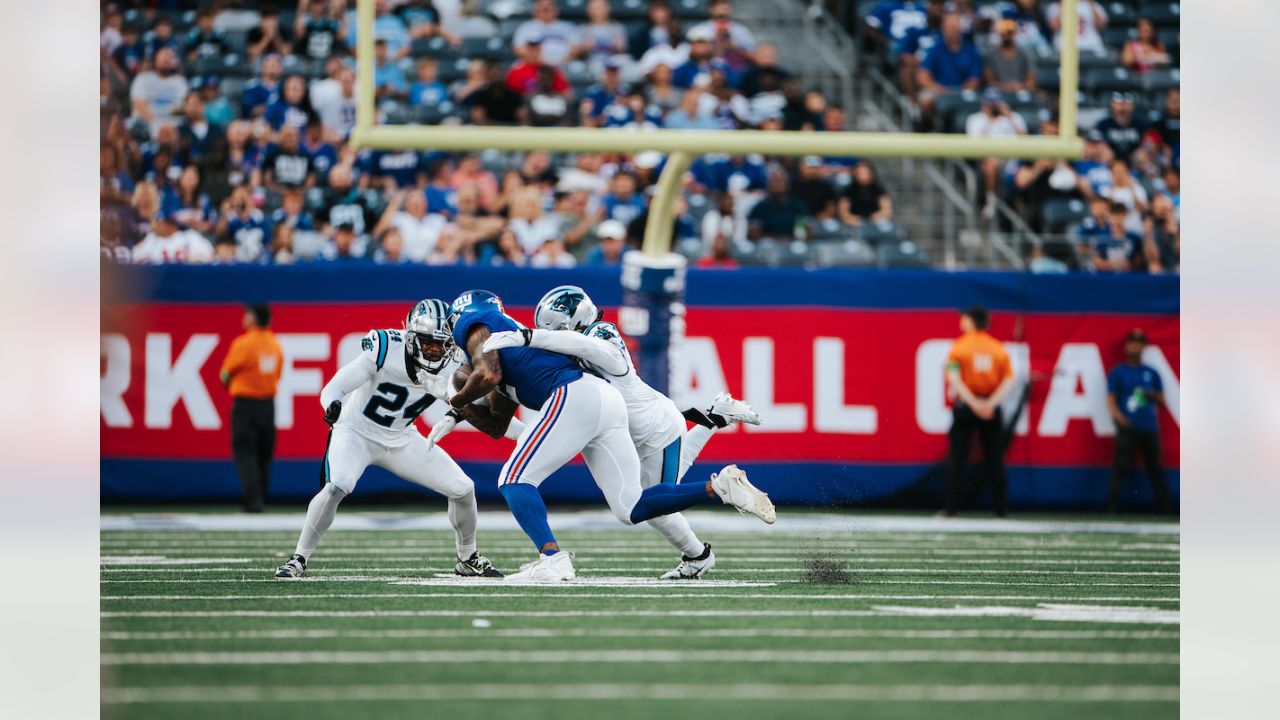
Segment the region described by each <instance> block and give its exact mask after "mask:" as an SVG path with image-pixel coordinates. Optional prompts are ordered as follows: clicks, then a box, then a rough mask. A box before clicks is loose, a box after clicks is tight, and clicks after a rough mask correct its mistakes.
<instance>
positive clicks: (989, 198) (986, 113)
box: [964, 87, 1027, 218]
mask: <svg viewBox="0 0 1280 720" xmlns="http://www.w3.org/2000/svg"><path fill="white" fill-rule="evenodd" d="M964 132H965V134H966V135H968V136H969V137H972V138H989V137H1018V136H1019V135H1026V134H1027V124H1026V123H1025V122H1024V121H1023V120H1022V116H1021V115H1019V114H1017V113H1015V112H1014V111H1013V110H1012V109H1010V108H1009V104H1008V103H1006V102H1005V101H1004V93H1002V92H1000V89H999V88H996V87H989V88H987V89H986V90H984V91H983V92H982V107H981V108H980V109H979V110H978V112H976V113H974V114H972V115H970V116H969V118H968V119H967V120H966V121H965V123H964ZM1004 165H1005V160H1004V159H1002V158H994V157H992V158H985V159H983V160H982V181H983V190H984V191H985V192H986V201H985V203H984V205H983V208H982V214H983V215H984V216H985V217H987V218H992V217H994V216H995V210H996V183H997V182H998V181H999V179H1000V171H1001V168H1003V167H1004Z"/></svg>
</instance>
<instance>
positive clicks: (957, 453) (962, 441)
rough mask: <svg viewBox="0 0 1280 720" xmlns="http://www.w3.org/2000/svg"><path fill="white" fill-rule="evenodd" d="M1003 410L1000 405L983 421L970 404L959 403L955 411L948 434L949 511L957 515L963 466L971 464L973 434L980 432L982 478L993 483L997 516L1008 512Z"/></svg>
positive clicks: (948, 512) (949, 513) (950, 513)
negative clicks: (989, 417) (970, 452)
mask: <svg viewBox="0 0 1280 720" xmlns="http://www.w3.org/2000/svg"><path fill="white" fill-rule="evenodd" d="M1003 430H1004V413H1003V412H1002V411H1001V409H1000V408H996V412H995V414H994V415H992V416H991V419H990V420H983V419H981V418H979V417H978V416H977V415H975V414H974V413H973V410H971V409H970V408H969V406H967V405H961V404H957V405H956V406H955V408H954V410H952V419H951V430H950V431H949V432H948V433H947V440H948V443H949V449H948V451H947V508H946V510H947V514H948V515H954V514H955V512H956V510H957V509H958V507H959V505H960V492H961V487H962V485H963V479H964V469H965V466H966V465H968V463H969V448H970V446H971V444H972V442H973V434H974V432H977V434H978V445H979V447H981V448H982V478H983V479H984V480H985V481H986V482H989V483H991V490H992V494H993V495H994V496H995V510H996V515H998V516H1000V517H1004V516H1005V515H1006V514H1008V512H1009V499H1008V488H1007V486H1008V483H1007V481H1006V480H1005V475H1004V441H1003V439H1002V435H1003Z"/></svg>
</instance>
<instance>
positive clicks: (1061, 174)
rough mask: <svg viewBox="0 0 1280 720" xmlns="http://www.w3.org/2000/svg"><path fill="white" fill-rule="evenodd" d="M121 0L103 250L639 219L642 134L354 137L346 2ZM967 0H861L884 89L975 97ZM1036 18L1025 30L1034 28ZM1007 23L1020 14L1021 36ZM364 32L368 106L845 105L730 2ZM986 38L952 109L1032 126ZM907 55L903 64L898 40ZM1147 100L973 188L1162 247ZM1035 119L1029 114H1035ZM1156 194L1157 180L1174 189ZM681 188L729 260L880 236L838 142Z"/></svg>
mask: <svg viewBox="0 0 1280 720" xmlns="http://www.w3.org/2000/svg"><path fill="white" fill-rule="evenodd" d="M1035 4H1036V3H1035V2H1034V0H1031V1H1030V2H1028V1H1027V0H1019V3H1017V6H1016V8H1017V9H1018V11H1019V12H1024V13H1025V12H1026V9H1027V7H1032V8H1034V6H1035ZM137 5H138V6H136V7H126V6H123V5H116V4H111V5H107V6H105V7H104V9H103V13H102V30H101V37H100V50H101V90H100V101H101V136H102V141H101V158H100V173H101V176H100V180H101V182H100V186H101V208H102V233H101V242H102V253H103V256H104V258H108V259H110V260H114V261H118V262H134V263H165V262H209V263H246V262H248V263H281V264H283V263H293V262H303V261H314V262H339V261H366V262H378V263H401V262H416V263H432V264H497V265H503V264H510V265H528V266H534V267H568V266H572V265H578V264H587V265H597V264H616V263H618V262H619V261H620V259H621V257H622V255H623V254H624V253H626V252H628V251H629V250H631V249H632V248H635V247H637V246H638V245H639V243H640V238H641V237H642V234H643V233H642V231H643V227H644V223H645V222H646V220H647V210H648V202H649V198H650V196H651V194H652V191H653V188H654V183H655V182H656V180H657V178H658V176H659V174H660V172H661V170H662V164H663V160H664V158H663V157H662V156H661V155H660V154H658V153H638V154H635V155H617V154H598V153H581V154H577V155H563V156H552V155H549V154H547V153H543V152H530V153H524V154H514V155H513V154H505V153H499V152H484V153H478V154H467V153H462V154H450V153H444V152H415V151H402V152H390V151H361V152H357V151H355V150H354V149H353V148H351V147H350V146H349V145H348V143H347V138H348V135H349V133H350V131H351V129H352V127H353V126H354V123H355V104H356V100H355V98H356V94H355V86H356V73H355V64H354V58H353V55H354V52H353V49H354V42H355V25H356V14H355V2H354V1H347V0H298V1H297V2H296V3H294V2H283V3H273V2H270V1H269V0H268V1H266V2H239V1H237V0H213V1H212V2H207V3H206V2H201V3H199V4H198V5H197V4H195V3H193V2H186V3H184V2H178V1H176V0H175V1H173V2H164V1H163V0H162V1H161V2H158V3H156V2H146V3H137ZM971 5H972V4H971V3H969V2H956V3H954V4H952V3H948V4H946V5H945V6H944V4H943V3H940V2H928V3H920V2H889V3H881V4H879V5H877V6H876V7H875V9H874V10H873V11H872V13H871V14H870V15H869V16H868V21H867V22H868V24H869V25H870V26H871V27H872V28H878V29H884V35H883V38H884V39H885V43H886V47H887V48H891V50H889V51H888V52H889V55H890V56H891V57H892V58H893V59H894V61H895V62H899V63H900V64H901V66H902V67H903V68H904V73H903V74H902V77H903V79H904V81H903V86H904V89H905V90H908V91H909V92H911V93H912V94H913V96H914V97H917V98H918V99H919V102H920V106H921V108H922V110H923V114H922V117H924V118H925V121H926V122H928V123H933V126H934V127H938V128H939V129H942V127H943V126H942V123H941V122H939V121H938V119H939V118H940V117H942V115H943V111H944V110H946V108H948V107H950V105H948V103H949V102H950V100H949V98H950V97H951V96H952V95H955V96H956V97H957V98H958V99H959V100H960V101H961V103H962V104H963V102H968V101H969V100H970V98H968V97H967V96H964V95H963V93H957V92H953V90H954V88H953V85H952V83H953V76H956V75H957V74H958V73H960V72H970V71H971V70H972V69H973V68H972V67H971V66H972V65H973V63H974V59H973V55H974V53H976V52H977V50H976V49H975V45H974V43H975V40H976V41H977V42H978V43H979V44H981V45H983V46H984V47H985V46H986V44H987V38H986V35H984V34H983V33H982V32H981V30H980V28H981V27H982V25H981V21H980V20H979V16H978V15H977V14H975V13H974V12H973V9H972V7H971ZM1082 6H1083V4H1082ZM916 10H918V11H919V12H920V14H919V16H918V18H920V19H922V20H923V22H922V24H921V25H920V27H919V28H918V29H919V30H920V32H918V33H916V34H915V35H913V36H911V37H912V38H913V39H911V40H910V42H911V43H914V45H913V47H916V48H917V49H916V50H914V51H913V52H905V51H903V52H899V49H900V48H905V47H907V45H905V44H904V43H906V42H907V39H905V38H899V37H897V36H896V35H895V32H894V31H895V30H896V29H897V28H899V27H903V26H910V23H906V25H904V23H903V22H902V21H901V18H907V17H908V16H906V15H901V17H900V14H901V13H903V12H908V11H916ZM886 12H888V13H889V14H888V15H886V14H885V13H886ZM1035 18H1036V20H1035V23H1033V24H1035V25H1036V27H1037V28H1038V27H1040V25H1041V24H1047V25H1046V27H1049V26H1051V24H1049V21H1048V20H1047V19H1044V20H1042V19H1041V16H1040V15H1039V14H1038V13H1037V14H1035ZM1005 20H1006V18H1004V17H1001V18H1000V20H999V21H997V22H995V23H993V25H997V26H999V27H997V28H995V30H993V32H994V33H995V35H996V36H999V35H1000V34H1001V33H1005V34H1007V30H1006V29H1004V28H1006V27H1007V23H1004V21H1005ZM891 29H893V30H891ZM1024 32H1029V31H1025V30H1024V29H1023V28H1022V26H1021V25H1019V26H1018V30H1017V37H1018V38H1021V37H1022V35H1023V34H1024ZM957 33H959V34H958V36H957ZM374 34H375V38H376V51H375V56H376V64H375V69H374V79H375V85H376V103H377V114H378V119H379V122H383V123H394V124H402V123H429V124H460V125H461V124H474V125H491V124H512V125H515V124H519V125H531V126H590V127H603V128H621V129H625V128H652V127H663V128H681V129H737V128H756V129H761V130H766V131H781V130H802V129H810V130H816V131H828V130H843V129H845V128H846V126H847V117H846V111H845V108H842V107H838V106H835V105H833V104H829V103H828V101H827V99H826V98H825V97H824V96H823V95H822V93H820V92H818V91H816V90H812V89H806V88H804V87H803V85H802V84H801V83H800V81H799V80H798V79H797V78H796V77H794V76H793V75H792V73H790V72H788V70H787V69H786V68H784V67H782V66H781V65H780V64H779V58H778V52H777V48H775V47H773V46H771V45H770V44H768V43H761V42H757V40H756V38H755V37H754V35H753V33H752V32H751V30H750V29H749V28H747V27H746V26H744V25H743V24H741V23H739V22H737V21H735V20H734V19H733V6H732V4H731V3H730V2H729V1H728V0H655V1H654V2H649V3H641V2H638V1H637V0H612V1H610V0H564V1H563V2H561V3H557V1H556V0H531V2H526V0H434V1H433V0H407V1H404V2H395V1H394V0H378V2H377V3H376V20H375V24H374ZM957 37H959V42H960V43H961V45H960V49H959V50H954V51H953V50H952V48H953V46H954V45H955V43H956V42H957V40H956V38H957ZM1143 37H1146V38H1147V39H1148V40H1149V39H1150V33H1149V32H1146V34H1145V35H1139V36H1137V37H1136V40H1135V44H1134V47H1133V48H1132V49H1130V48H1128V47H1127V46H1126V50H1125V53H1124V56H1125V58H1126V59H1128V60H1132V61H1133V62H1134V63H1135V64H1136V65H1137V66H1142V67H1147V66H1150V67H1158V66H1159V64H1160V58H1159V56H1158V54H1157V53H1156V52H1154V51H1153V50H1152V49H1151V48H1150V47H1148V46H1147V45H1144V44H1143V43H1144V42H1145V41H1144V40H1143V39H1142V38H1143ZM939 40H941V43H940V44H939V43H938V41H939ZM1157 42H1158V38H1157ZM931 43H932V44H931ZM1021 43H1022V40H1021V39H1019V40H1018V44H1017V47H1018V48H1019V49H1018V50H1017V51H1016V52H1015V55H1017V53H1021V52H1023V51H1022V50H1021V49H1020V48H1022V44H1021ZM1000 47H1002V46H998V45H997V46H993V49H992V50H991V52H990V53H989V55H988V60H989V61H990V64H991V65H992V66H994V68H995V70H996V72H995V73H993V74H992V75H989V76H984V75H983V72H986V71H985V70H984V71H982V72H980V73H979V77H978V78H977V79H976V80H975V78H973V77H970V76H965V77H964V78H963V79H962V80H961V81H960V82H959V83H958V85H956V86H955V87H961V86H963V87H966V88H971V89H974V90H978V89H980V88H981V86H982V84H983V83H986V84H987V85H989V87H988V89H987V91H986V93H985V94H984V95H983V96H982V97H983V100H984V102H983V104H982V109H981V112H980V113H977V114H975V116H974V117H970V118H968V120H966V121H965V127H966V129H967V130H968V131H969V132H970V133H971V134H1000V133H1009V132H1026V131H1027V129H1026V127H1025V123H1022V122H1021V119H1020V116H1019V119H1017V120H1015V119H1013V117H1014V115H1015V114H1012V113H1009V112H1008V111H1007V108H1008V104H1007V103H1006V102H1004V97H1005V95H1006V94H1007V95H1012V94H1015V93H1021V92H1033V91H1034V89H1035V84H1034V77H1032V76H1030V75H1027V77H1026V78H1025V80H1023V81H1019V80H1018V79H1017V78H1016V77H1013V75H1016V74H1017V72H1019V71H1020V70H1021V69H1023V68H1022V66H1023V65H1025V64H1026V63H1025V62H1024V60H1025V58H1021V56H1020V55H1019V56H1017V57H1013V58H1012V59H1007V60H1005V59H1001V58H1000V57H998V56H999V54H1000V52H1001V49H1000ZM930 48H932V49H930ZM944 50H945V52H944ZM1004 52H1005V54H1006V55H1007V54H1008V49H1007V48H1004ZM917 54H920V57H921V58H922V59H921V60H919V61H918V62H917V61H915V60H911V59H908V58H914V57H916V55H917ZM935 54H936V55H938V57H935ZM983 62H984V61H982V59H981V58H979V59H978V63H979V65H981V64H982V63H983ZM916 65H918V68H915V71H914V72H907V71H906V69H908V68H914V67H915V66H916ZM955 68H960V70H956V69H955ZM1001 78H1003V79H1001ZM917 81H918V82H917ZM1019 82H1024V83H1025V87H1021V86H1019ZM913 83H914V84H913ZM1167 102H1168V104H1169V107H1170V108H1172V111H1171V112H1172V115H1165V116H1162V117H1163V125H1153V126H1150V127H1149V126H1148V125H1147V123H1146V120H1145V119H1144V120H1139V119H1137V118H1136V117H1135V115H1134V113H1133V103H1132V102H1131V101H1129V100H1126V97H1125V95H1124V93H1121V94H1119V95H1117V96H1116V100H1115V103H1114V108H1115V112H1114V116H1113V117H1109V118H1108V119H1107V121H1106V122H1105V123H1100V124H1099V128H1098V132H1100V133H1102V135H1103V142H1101V143H1091V144H1090V145H1091V148H1092V149H1091V150H1090V151H1089V152H1090V155H1089V156H1087V159H1086V160H1085V161H1083V162H1082V163H1075V164H1063V163H1057V164H1048V165H1046V164H1044V163H1024V164H1018V165H1011V164H1003V163H998V162H996V161H990V162H988V163H986V164H985V165H984V175H985V177H987V178H988V190H990V191H991V193H992V194H994V193H995V192H1004V193H1006V194H1007V195H1008V196H1009V197H1010V199H1012V200H1013V201H1014V202H1015V204H1016V206H1017V207H1019V208H1020V209H1021V210H1022V211H1023V212H1024V213H1026V214H1027V216H1028V217H1029V218H1035V219H1036V223H1035V224H1036V225H1037V227H1039V226H1040V224H1041V223H1039V217H1040V215H1041V214H1050V208H1054V207H1057V205H1055V203H1059V201H1061V202H1071V201H1074V202H1080V203H1089V202H1091V201H1094V200H1096V199H1097V198H1098V197H1103V198H1106V199H1107V200H1108V201H1109V202H1111V203H1113V204H1120V205H1122V206H1123V207H1124V209H1125V225H1124V229H1123V232H1120V234H1119V235H1117V234H1116V233H1117V232H1119V231H1116V230H1115V229H1114V228H1113V227H1112V225H1113V222H1112V220H1111V218H1112V214H1113V208H1112V207H1111V205H1108V206H1107V207H1105V208H1103V209H1102V211H1103V215H1101V216H1092V219H1090V218H1086V217H1085V215H1086V214H1087V213H1084V212H1081V213H1078V214H1079V217H1078V218H1075V219H1076V220H1079V221H1082V227H1083V226H1085V225H1087V226H1089V227H1090V228H1095V226H1096V231H1095V232H1093V234H1091V235H1089V236H1088V238H1089V239H1088V240H1087V242H1085V244H1084V247H1086V248H1087V249H1089V252H1090V253H1091V257H1093V258H1096V259H1095V261H1093V262H1092V266H1093V267H1094V268H1095V269H1098V270H1119V269H1130V268H1131V267H1133V268H1138V267H1141V268H1143V269H1147V268H1150V269H1157V268H1160V267H1163V268H1165V269H1171V268H1176V266H1177V243H1178V237H1177V220H1176V216H1177V207H1178V204H1177V191H1176V188H1177V167H1178V155H1177V115H1176V110H1177V94H1176V91H1174V92H1171V93H1169V100H1168V101H1167ZM1126 103H1127V107H1128V110H1127V111H1126V109H1125V108H1126ZM1126 112H1128V114H1127V115H1126V114H1125V113H1126ZM1170 118H1171V119H1170ZM1050 126H1051V118H1045V122H1041V123H1040V124H1039V126H1038V127H1037V128H1036V130H1046V131H1047V130H1049V129H1051V128H1050ZM1152 128H1157V129H1163V132H1154V133H1153V132H1149V130H1150V129H1152ZM1170 138H1172V139H1171V140H1170ZM1117 145H1118V146H1119V147H1120V148H1121V149H1123V150H1124V152H1120V150H1119V149H1117ZM1117 163H1119V165H1117ZM1067 173H1071V174H1072V177H1071V178H1070V179H1069V180H1070V182H1069V183H1068V179H1067V178H1066V174H1067ZM1152 183H1157V184H1158V187H1157V186H1153V184H1152ZM1157 195H1159V196H1162V197H1168V198H1170V199H1171V203H1172V210H1169V209H1167V208H1166V207H1165V206H1166V205H1168V204H1169V203H1165V202H1164V201H1160V200H1157V198H1156V196H1157ZM1093 204H1098V203H1093ZM1098 205H1099V207H1101V206H1100V204H1098ZM1072 207H1075V206H1072ZM678 211H679V212H678V213H677V218H676V221H675V229H674V236H675V238H676V249H677V250H678V251H680V252H681V253H683V254H685V255H686V256H688V257H689V258H690V259H691V261H693V262H694V263H695V264H696V265H698V266H703V267H735V266H736V265H737V264H738V261H739V259H740V258H742V257H747V256H751V255H752V253H753V252H754V251H755V250H756V249H758V248H760V247H764V246H774V247H787V246H788V245H792V246H794V245H797V244H798V243H794V241H795V240H805V241H808V242H809V243H811V244H820V243H822V242H823V241H824V240H832V241H836V240H847V239H848V238H850V237H858V238H862V239H865V240H868V241H870V242H873V243H874V242H875V240H876V239H877V238H897V237H899V236H898V235H897V234H896V230H895V227H894V206H893V203H892V200H891V198H890V197H889V194H888V193H887V192H886V190H885V189H884V187H883V186H882V185H881V183H880V182H879V181H878V179H877V176H876V171H875V168H874V167H873V166H872V165H871V164H870V163H868V162H865V161H860V160H859V159H857V158H847V157H817V156H810V157H805V158H795V159H792V158H770V159H766V158H764V157H761V156H759V155H745V156H736V157H729V156H715V155H712V156H704V157H701V158H698V159H697V160H696V161H695V163H694V166H693V168H692V171H691V173H690V174H689V180H688V182H687V183H686V187H685V193H684V196H683V199H682V202H681V203H680V207H679V208H678ZM1091 223H1092V224H1091ZM1104 228H1105V230H1104ZM1144 233H1145V237H1143V234H1144ZM1082 237H1085V236H1084V235H1083V234H1082ZM1121 237H1123V238H1124V239H1123V241H1121V240H1119V239H1117V238H1121ZM1106 238H1111V240H1107V239H1106ZM1111 241H1114V242H1111ZM1120 242H1127V243H1130V244H1131V245H1132V244H1134V243H1136V244H1137V246H1138V247H1139V250H1137V251H1134V252H1130V253H1128V254H1127V255H1126V256H1125V257H1124V259H1123V261H1122V260H1121V259H1119V258H1120V255H1122V254H1124V253H1123V252H1122V251H1121V250H1117V249H1115V247H1113V246H1115V244H1116V243H1120ZM1151 242H1155V243H1156V247H1157V248H1158V249H1159V251H1160V252H1159V255H1160V261H1159V262H1158V263H1155V262H1150V261H1142V262H1139V261H1140V260H1142V259H1144V258H1148V257H1150V255H1151V253H1150V251H1149V247H1150V245H1151ZM1109 243H1110V244H1109ZM833 244H839V243H833ZM1166 246H1167V248H1168V251H1167V252H1166ZM1046 262H1053V261H1052V259H1046Z"/></svg>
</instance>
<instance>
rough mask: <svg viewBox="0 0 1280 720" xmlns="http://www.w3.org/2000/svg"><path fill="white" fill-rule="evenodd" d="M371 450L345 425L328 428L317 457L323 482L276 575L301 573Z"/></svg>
mask: <svg viewBox="0 0 1280 720" xmlns="http://www.w3.org/2000/svg"><path fill="white" fill-rule="evenodd" d="M375 452H376V447H375V446H374V444H373V443H371V442H369V441H368V440H366V439H365V438H364V437H361V435H360V434H359V433H357V432H355V431H354V430H351V429H350V428H348V427H345V426H342V425H339V426H338V427H335V428H334V429H333V430H332V431H331V434H330V436H329V445H328V449H327V450H326V451H325V454H324V459H323V460H321V477H323V478H324V485H323V487H321V488H320V492H318V493H316V496H315V497H313V498H311V504H309V505H308V506H307V517H306V520H304V521H303V524H302V533H301V534H300V535H299V536H298V545H297V547H295V548H294V551H293V556H292V557H291V558H289V560H288V562H286V563H285V564H283V565H281V566H280V567H279V568H277V569H276V577H278V578H281V579H292V578H300V577H302V576H303V574H304V573H305V572H306V568H307V560H308V559H309V558H310V557H311V554H312V553H314V552H315V549H316V546H317V545H319V544H320V539H321V538H323V537H324V534H325V532H326V531H328V529H329V526H330V525H332V524H333V516H334V514H335V513H336V512H337V511H338V504H339V503H341V502H342V499H343V498H345V497H346V496H347V495H349V494H351V492H352V491H353V490H355V488H356V483H357V482H358V481H359V480H360V476H361V475H363V474H364V470H365V468H366V467H368V466H369V463H370V461H371V460H372V459H373V455H374V453H375Z"/></svg>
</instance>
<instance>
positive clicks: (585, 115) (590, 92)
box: [581, 59, 630, 126]
mask: <svg viewBox="0 0 1280 720" xmlns="http://www.w3.org/2000/svg"><path fill="white" fill-rule="evenodd" d="M621 67H622V64H621V63H620V62H618V61H617V60H613V59H610V60H608V61H607V62H605V66H604V75H603V76H601V78H600V82H598V83H596V84H595V85H592V86H591V87H589V88H587V92H586V94H584V95H583V96H582V107H581V116H582V124H583V125H595V126H599V125H600V124H601V123H602V122H603V118H604V111H605V108H607V107H609V106H611V105H613V104H615V103H618V102H620V101H621V100H622V98H623V97H624V96H625V95H627V94H628V93H630V89H629V88H628V87H627V85H626V83H624V82H622V74H621V72H620V69H621Z"/></svg>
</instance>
